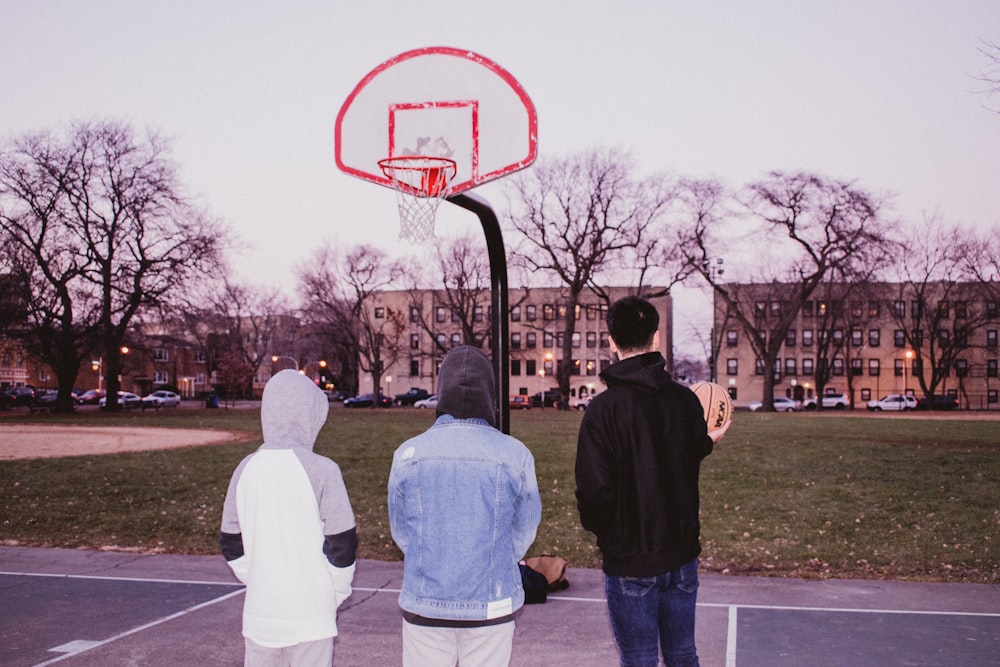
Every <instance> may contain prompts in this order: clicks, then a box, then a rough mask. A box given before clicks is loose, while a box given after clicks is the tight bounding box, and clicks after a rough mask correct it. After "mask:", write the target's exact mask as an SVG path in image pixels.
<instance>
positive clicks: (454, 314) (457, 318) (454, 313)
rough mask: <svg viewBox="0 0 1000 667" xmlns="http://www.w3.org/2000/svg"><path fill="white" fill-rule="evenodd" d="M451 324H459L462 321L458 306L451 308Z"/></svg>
mask: <svg viewBox="0 0 1000 667" xmlns="http://www.w3.org/2000/svg"><path fill="white" fill-rule="evenodd" d="M450 310H451V323H452V324H459V323H460V322H461V321H462V311H461V310H459V309H458V306H452V307H451V309H450Z"/></svg>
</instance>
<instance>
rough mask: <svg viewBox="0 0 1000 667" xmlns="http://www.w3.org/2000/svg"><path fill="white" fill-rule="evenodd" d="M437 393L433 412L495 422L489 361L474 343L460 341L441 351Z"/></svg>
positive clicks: (491, 372)
mask: <svg viewBox="0 0 1000 667" xmlns="http://www.w3.org/2000/svg"><path fill="white" fill-rule="evenodd" d="M437 394H438V404H437V414H439V415H445V414H446V415H451V416H452V417H454V418H455V419H471V418H478V419H485V420H486V421H488V422H489V423H490V424H492V425H493V426H496V403H497V402H496V387H495V383H494V375H493V364H492V363H491V362H490V359H489V357H487V356H486V354H485V353H484V352H483V351H482V350H480V349H479V348H478V347H472V346H469V345H462V346H461V347H456V348H454V349H453V350H451V351H450V352H448V354H446V355H444V360H442V361H441V371H440V372H439V373H438V392H437Z"/></svg>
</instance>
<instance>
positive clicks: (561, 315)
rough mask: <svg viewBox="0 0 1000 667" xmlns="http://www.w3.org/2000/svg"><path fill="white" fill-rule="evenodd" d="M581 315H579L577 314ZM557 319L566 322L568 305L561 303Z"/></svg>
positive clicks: (557, 311) (557, 307) (558, 307)
mask: <svg viewBox="0 0 1000 667" xmlns="http://www.w3.org/2000/svg"><path fill="white" fill-rule="evenodd" d="M577 314H579V313H577ZM556 319H558V320H565V319H566V304H564V303H561V304H559V305H558V306H556Z"/></svg>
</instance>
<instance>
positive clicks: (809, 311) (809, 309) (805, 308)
mask: <svg viewBox="0 0 1000 667" xmlns="http://www.w3.org/2000/svg"><path fill="white" fill-rule="evenodd" d="M815 310H816V304H815V302H813V301H812V300H809V301H806V302H805V303H804V304H802V317H812V316H813V313H814V312H815Z"/></svg>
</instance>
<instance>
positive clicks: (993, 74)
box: [975, 40, 1000, 113]
mask: <svg viewBox="0 0 1000 667" xmlns="http://www.w3.org/2000/svg"><path fill="white" fill-rule="evenodd" d="M979 52H980V53H981V54H983V57H985V58H986V67H985V69H984V70H983V73H982V74H980V75H978V76H976V77H975V78H976V79H977V80H978V81H981V82H982V83H984V84H986V88H985V89H983V90H981V91H979V92H980V93H982V94H984V95H986V97H987V99H989V98H992V97H993V96H994V95H997V94H1000V44H997V43H996V42H987V41H985V40H982V46H980V47H979ZM993 111H994V112H996V113H1000V108H994V109H993Z"/></svg>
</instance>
